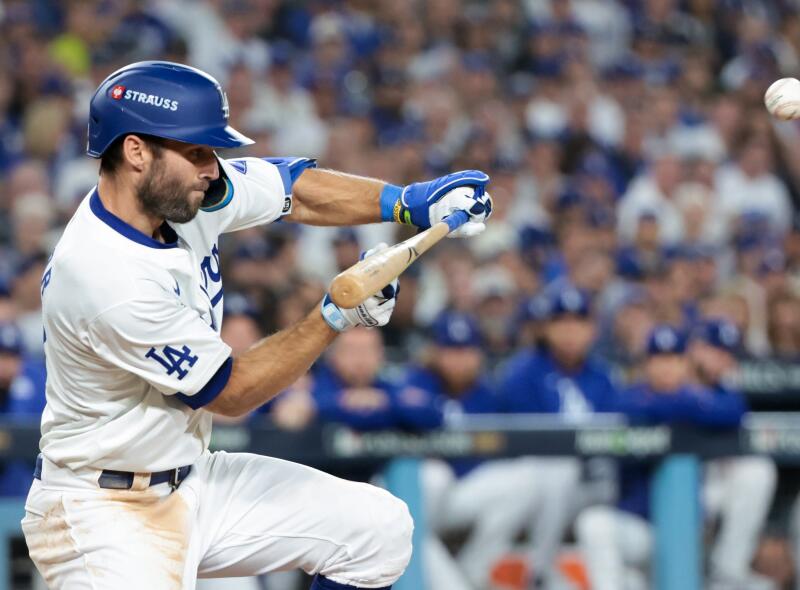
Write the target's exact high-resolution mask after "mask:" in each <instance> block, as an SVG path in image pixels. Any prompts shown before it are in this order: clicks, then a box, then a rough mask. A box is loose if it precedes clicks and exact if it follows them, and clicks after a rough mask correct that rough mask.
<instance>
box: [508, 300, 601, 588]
mask: <svg viewBox="0 0 800 590" xmlns="http://www.w3.org/2000/svg"><path fill="white" fill-rule="evenodd" d="M547 297H548V303H549V305H548V318H547V320H546V322H545V324H544V327H543V334H542V345H541V347H540V348H538V349H525V350H522V351H521V352H519V353H518V354H516V355H515V356H514V357H512V358H511V360H510V361H509V362H508V364H507V366H506V367H505V368H504V369H503V370H502V373H501V376H500V395H501V397H502V400H503V403H504V404H505V406H506V409H507V410H508V411H510V412H514V413H541V414H553V415H557V416H558V417H559V418H560V419H562V420H564V421H566V422H578V423H580V422H585V421H589V420H590V419H591V417H592V415H593V414H594V413H595V412H606V411H611V410H612V409H613V408H614V406H615V397H616V388H615V386H614V384H613V383H612V380H611V377H610V373H609V371H608V370H607V369H606V368H605V366H603V365H602V363H600V362H599V361H597V360H596V359H595V358H593V357H592V356H591V355H590V350H591V347H592V344H593V343H594V340H595V332H596V330H595V321H594V319H593V317H592V313H591V302H590V299H589V296H588V295H587V294H586V293H585V292H584V291H581V290H579V289H577V288H575V287H573V286H571V285H566V286H560V287H556V289H555V292H553V293H549V294H547ZM532 461H533V462H534V465H535V467H536V468H537V471H538V475H537V481H538V482H540V483H539V484H538V485H540V486H541V490H540V494H541V496H542V498H543V502H544V503H545V505H546V506H547V507H548V508H547V511H546V513H543V515H542V519H543V520H542V521H540V522H539V523H537V525H538V530H535V531H534V534H535V538H534V544H533V545H534V547H533V549H534V555H533V563H534V570H535V571H539V572H540V573H541V575H542V577H543V578H545V581H550V580H552V579H553V577H554V576H555V573H554V572H553V571H552V569H551V568H552V567H553V566H552V564H553V563H555V561H556V559H555V558H556V555H557V553H558V550H559V548H560V544H561V541H562V539H563V535H564V533H565V532H566V529H567V527H569V525H570V524H571V522H572V520H571V519H572V516H573V509H574V504H573V502H574V501H576V500H577V497H576V495H577V492H578V490H579V487H580V486H579V481H580V471H581V466H580V463H579V462H578V461H577V460H575V459H570V458H566V459H565V458H554V459H550V458H547V459H545V458H536V459H532ZM545 482H546V483H545Z"/></svg>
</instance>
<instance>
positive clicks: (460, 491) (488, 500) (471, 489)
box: [442, 459, 538, 527]
mask: <svg viewBox="0 0 800 590" xmlns="http://www.w3.org/2000/svg"><path fill="white" fill-rule="evenodd" d="M537 494H538V489H537V485H536V469H535V468H534V466H533V465H532V464H531V463H530V462H527V461H523V460H520V459H504V460H498V461H489V462H486V463H483V464H481V465H480V466H478V467H476V468H475V469H473V470H472V471H470V472H469V473H468V474H467V475H465V476H464V477H462V478H461V479H459V480H458V481H457V482H456V483H455V484H454V485H453V486H452V488H451V491H450V493H449V494H447V496H446V500H445V502H443V506H442V510H443V516H442V519H443V521H444V522H445V524H444V526H446V527H460V526H465V525H467V524H470V523H471V522H473V521H475V520H477V519H479V518H481V517H482V516H483V515H485V514H486V513H487V511H489V510H491V511H494V512H495V513H496V512H506V511H511V512H514V513H518V514H519V517H520V518H522V517H523V515H524V514H526V513H528V512H530V511H532V510H533V507H534V505H535V501H536V497H537Z"/></svg>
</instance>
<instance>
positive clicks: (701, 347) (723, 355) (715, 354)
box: [689, 341, 736, 385]
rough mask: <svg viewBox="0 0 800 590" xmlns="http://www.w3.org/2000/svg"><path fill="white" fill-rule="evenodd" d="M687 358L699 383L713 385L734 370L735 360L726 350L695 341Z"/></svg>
mask: <svg viewBox="0 0 800 590" xmlns="http://www.w3.org/2000/svg"><path fill="white" fill-rule="evenodd" d="M689 357H690V358H691V361H692V364H693V365H694V369H695V373H696V374H697V377H698V379H699V380H700V382H701V383H704V384H706V385H713V384H715V383H719V382H720V381H722V380H723V379H724V378H725V377H726V376H728V375H730V374H731V373H732V372H733V371H735V370H736V358H735V357H734V356H733V355H732V354H731V353H730V352H728V351H727V350H724V349H722V348H718V347H716V346H711V345H710V344H708V343H707V342H703V341H695V342H693V343H692V345H691V347H690V348H689Z"/></svg>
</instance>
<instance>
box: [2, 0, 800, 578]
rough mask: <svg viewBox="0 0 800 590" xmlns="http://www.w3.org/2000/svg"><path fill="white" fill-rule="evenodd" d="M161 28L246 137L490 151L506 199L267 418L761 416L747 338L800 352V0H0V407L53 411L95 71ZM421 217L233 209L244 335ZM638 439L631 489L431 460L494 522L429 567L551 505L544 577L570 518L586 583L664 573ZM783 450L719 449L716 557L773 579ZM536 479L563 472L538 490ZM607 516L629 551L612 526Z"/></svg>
mask: <svg viewBox="0 0 800 590" xmlns="http://www.w3.org/2000/svg"><path fill="white" fill-rule="evenodd" d="M145 59H167V60H172V61H178V62H184V63H188V64H190V65H193V66H196V67H199V68H201V69H203V70H206V71H208V72H209V73H211V74H212V75H214V76H215V77H217V78H218V79H219V80H220V82H221V83H222V84H223V86H224V87H225V89H226V91H227V96H228V100H229V105H230V113H231V124H232V125H233V126H234V127H235V128H237V129H239V130H240V131H242V132H243V133H245V134H246V135H248V136H250V137H252V138H254V139H256V140H257V143H256V144H255V145H253V146H249V147H247V148H244V149H241V150H235V151H234V150H231V151H229V152H226V153H224V154H221V156H222V157H241V156H294V155H296V156H308V157H314V158H317V159H318V161H319V165H320V166H322V167H325V168H332V169H339V170H343V171H347V172H350V173H354V174H361V175H367V176H372V177H377V178H381V179H383V180H386V181H389V182H392V183H395V184H407V183H410V182H414V181H419V180H426V179H429V178H433V177H435V176H438V175H441V174H444V173H447V172H449V171H454V170H459V169H468V168H475V169H480V170H483V171H486V172H487V173H488V174H489V175H490V176H491V177H492V181H491V184H490V185H489V191H490V192H491V194H492V196H493V199H494V205H495V207H494V213H493V216H492V219H491V220H490V222H489V224H488V229H487V230H486V231H485V232H484V233H483V234H482V235H481V236H479V237H478V238H475V239H472V240H469V241H458V240H448V241H446V242H444V243H441V244H440V245H438V246H437V248H436V249H435V250H434V251H432V252H430V253H428V254H426V255H425V257H423V258H422V259H421V260H420V261H419V262H418V263H416V265H415V266H413V267H412V268H411V269H410V270H409V271H408V272H406V273H405V274H404V275H403V276H402V278H401V284H402V294H401V295H400V297H399V300H398V303H397V307H396V311H395V313H394V316H393V318H392V322H391V323H390V325H389V326H388V327H387V328H386V329H384V330H381V331H380V332H377V331H366V330H363V331H358V330H356V331H353V332H352V333H350V334H347V335H345V336H344V337H342V338H340V340H339V341H338V342H337V343H336V344H335V345H334V346H333V347H332V349H331V351H330V354H329V355H328V357H327V358H326V359H325V360H324V361H323V362H321V363H319V364H318V366H317V367H315V368H314V369H313V370H312V372H311V373H310V374H309V376H308V377H307V378H304V379H303V380H301V382H299V383H298V384H296V385H295V386H294V387H293V388H292V389H291V391H289V392H286V393H285V394H284V395H283V396H282V397H281V398H279V400H278V401H277V402H276V403H274V404H272V405H271V406H269V407H267V408H266V409H265V410H264V411H262V412H259V413H258V414H257V415H255V416H253V417H250V418H249V419H251V420H264V419H269V420H273V421H274V422H276V423H278V424H279V425H281V426H282V427H286V428H294V429H297V428H303V427H305V426H306V425H307V424H310V423H311V422H313V421H314V420H331V421H339V422H345V423H347V424H350V425H351V426H354V427H356V428H364V429H373V428H383V427H403V428H414V429H425V428H436V427H438V426H440V425H441V424H443V423H446V422H447V421H448V420H458V419H459V416H463V415H464V414H474V413H496V412H525V413H528V412H538V413H548V414H556V415H558V416H560V417H561V418H562V419H567V420H570V421H572V422H575V423H580V422H581V421H583V420H586V419H588V417H590V416H592V415H594V414H596V413H598V412H622V413H624V414H627V415H628V416H629V418H630V419H631V420H635V421H644V422H650V423H653V422H660V423H664V422H665V423H673V422H691V423H697V424H703V425H707V426H736V425H738V423H739V421H740V420H741V419H742V416H743V414H744V412H745V411H746V408H745V402H744V399H743V398H742V396H741V395H740V394H739V393H738V392H737V390H736V384H735V379H734V377H733V375H734V374H735V366H736V362H737V360H741V359H745V358H758V359H760V358H772V359H778V360H780V361H784V362H792V361H796V360H798V359H800V299H799V297H800V219H798V217H797V216H796V215H795V210H796V205H797V203H798V199H800V126H798V125H797V124H795V123H791V122H784V123H782V122H778V121H775V120H773V119H771V118H770V117H769V115H768V114H767V112H766V110H765V108H764V106H763V93H764V90H765V89H766V87H767V86H768V85H769V84H770V83H771V82H773V81H774V80H776V79H778V78H781V77H784V76H795V75H797V73H798V72H799V71H800V3H798V2H797V1H795V0H760V1H759V0H483V1H468V0H424V1H423V0H408V1H402V2H401V1H397V0H306V1H299V0H298V1H290V0H202V1H201V0H158V1H152V2H144V1H142V2H136V1H132V0H61V1H56V0H24V1H15V0H0V183H2V186H3V191H2V192H0V250H2V256H0V390H2V391H3V393H4V395H3V398H2V399H0V411H3V412H5V413H7V414H14V415H20V416H28V417H31V418H33V419H35V418H36V417H37V416H38V414H39V413H40V412H41V408H42V405H43V403H44V401H43V383H44V366H43V360H42V358H41V357H42V342H41V339H42V327H41V320H40V317H39V311H40V310H39V290H40V282H41V280H42V273H43V271H44V267H45V263H46V261H47V258H48V256H49V253H50V251H51V250H52V247H53V246H54V244H55V241H56V240H57V239H58V237H59V235H60V232H61V230H62V229H63V226H64V224H65V223H66V221H67V220H68V219H69V217H70V216H71V214H72V212H73V211H74V210H75V208H76V207H77V205H78V203H79V202H80V201H81V199H82V198H83V197H84V196H85V195H86V193H87V192H88V191H89V190H90V189H91V188H92V186H93V185H94V184H95V182H96V178H97V162H96V161H95V160H92V159H90V158H87V157H86V156H85V155H84V150H85V145H86V136H85V133H86V123H87V117H88V104H89V97H90V96H91V93H92V92H93V91H94V89H95V88H96V87H97V85H98V84H99V83H100V82H101V81H102V80H103V79H104V78H105V77H106V76H107V75H108V74H109V73H111V72H112V71H114V70H116V69H117V68H119V67H121V66H123V65H126V64H128V63H131V62H134V61H139V60H145ZM407 235H408V233H407V230H406V229H405V228H401V227H399V226H395V225H392V224H375V225H370V226H361V227H357V228H338V229H334V228H307V227H297V226H293V225H291V224H285V223H278V224H273V225H271V226H268V227H266V228H256V229H251V230H246V231H243V232H239V233H237V234H232V235H227V236H225V238H224V240H223V242H222V244H220V249H219V258H218V259H217V260H215V263H216V264H217V265H218V266H219V268H221V269H222V272H223V274H224V276H225V284H226V295H225V299H226V318H225V321H224V324H223V327H222V333H223V338H224V339H225V340H226V341H227V342H228V343H229V344H231V346H232V347H233V348H234V351H241V350H244V349H246V348H247V347H248V346H250V345H251V344H252V343H253V342H255V341H256V340H257V339H259V338H261V337H262V336H264V335H266V334H269V333H271V332H274V331H275V330H278V329H280V328H282V327H285V326H288V325H290V324H292V323H293V322H294V321H296V320H297V319H299V318H300V317H302V315H304V314H305V313H306V312H307V311H308V310H309V309H310V308H312V307H313V306H315V305H318V303H319V300H320V298H321V296H322V293H323V292H324V290H325V288H326V285H327V284H328V282H329V281H330V279H331V278H332V277H333V276H334V275H335V274H336V273H337V272H339V271H340V270H342V269H344V268H347V267H348V266H350V265H351V264H353V263H354V262H355V261H356V260H357V259H358V256H359V253H360V251H362V250H364V249H366V248H368V247H371V246H373V245H374V244H375V243H377V242H379V241H387V242H389V243H392V242H395V241H398V240H400V239H403V238H404V237H406V236H407ZM618 467H619V470H618V472H616V474H615V475H614V476H611V477H607V476H606V477H604V478H600V479H605V480H610V481H612V482H613V483H614V485H613V486H611V487H613V488H614V491H613V494H612V495H613V496H614V497H615V498H616V500H609V499H608V497H606V498H605V499H603V500H598V499H597V498H595V499H594V500H587V499H586V498H582V499H575V498H573V499H571V500H569V502H566V501H565V498H566V497H567V496H568V495H569V494H567V492H572V491H576V492H578V491H579V492H580V494H579V495H581V496H587V497H593V496H592V495H593V494H595V492H591V491H590V490H593V489H595V488H597V487H598V486H594V487H593V486H591V485H590V483H589V482H588V480H590V479H591V477H589V476H587V470H588V469H587V466H585V465H579V464H578V463H572V462H570V461H547V460H543V459H531V460H525V461H515V462H508V463H505V462H501V463H491V464H484V465H474V464H469V465H466V464H456V465H447V464H444V463H435V462H434V463H431V464H430V465H428V467H427V468H426V476H425V477H426V480H425V481H426V483H425V488H426V502H428V503H429V506H430V507H433V510H434V513H435V514H437V515H438V517H440V518H439V519H438V520H437V522H435V523H434V530H435V531H438V532H442V534H443V535H444V536H443V537H442V538H446V531H447V530H449V529H459V528H463V527H465V526H471V530H472V534H471V535H470V536H469V537H468V538H467V539H466V540H463V539H462V542H461V543H460V546H459V547H460V549H459V551H458V552H457V553H455V554H454V553H453V552H452V551H451V549H452V547H445V546H444V545H441V544H438V543H439V541H438V539H439V537H438V536H432V539H431V548H430V558H429V561H430V562H431V563H436V564H438V565H437V566H436V567H432V568H431V569H432V570H435V571H436V572H438V574H437V575H440V576H442V579H444V580H451V582H449V585H448V583H447V582H440V583H439V585H435V583H434V582H432V584H433V585H432V586H431V588H432V589H433V590H438V589H439V588H447V589H450V588H465V589H466V588H470V587H483V586H482V584H485V583H486V576H487V575H489V574H488V571H489V569H490V566H491V562H492V561H493V560H494V559H495V558H497V557H500V556H501V555H502V554H503V553H504V552H506V551H508V550H509V549H510V548H511V547H512V545H513V543H514V541H515V540H516V539H517V537H518V536H519V535H520V534H522V535H523V536H525V530H523V529H525V527H526V526H528V525H530V526H531V527H532V528H531V530H530V531H529V532H528V533H527V537H528V540H529V542H530V545H531V547H532V549H531V555H532V557H531V558H530V559H529V560H528V563H529V565H530V566H531V569H532V571H533V572H534V574H532V576H533V578H532V579H533V580H535V583H536V584H539V587H547V588H556V587H557V586H556V585H555V584H557V583H559V582H558V581H557V578H558V579H560V578H562V577H563V575H562V573H559V572H556V571H554V567H553V564H555V563H556V562H557V560H556V559H555V557H554V555H555V553H553V552H554V551H557V548H558V543H559V542H560V541H561V539H562V537H563V535H564V532H565V531H566V530H567V529H569V528H570V527H572V529H573V532H572V533H570V534H572V535H573V536H574V538H575V539H576V542H577V544H578V545H579V546H580V547H582V548H583V549H584V553H585V555H584V560H585V562H586V564H587V568H588V569H589V570H590V573H589V577H590V578H591V581H592V583H593V586H592V587H593V588H595V589H596V590H603V589H605V588H608V589H610V590H621V589H623V588H628V587H630V588H637V587H646V586H641V585H639V586H637V585H636V584H637V583H640V584H644V583H645V582H643V581H642V580H643V579H644V577H643V576H642V575H640V576H639V578H642V579H641V580H639V578H637V575H636V573H635V572H636V571H640V572H641V571H644V569H643V567H644V566H643V564H644V563H646V562H647V560H648V557H649V551H647V550H646V549H647V547H648V546H649V543H650V542H651V541H650V536H651V535H650V532H649V527H648V526H647V519H648V518H649V515H648V513H647V506H648V501H647V495H648V490H647V485H646V480H647V474H646V473H643V470H645V471H646V467H644V466H637V465H631V466H621V467H620V466H618ZM589 471H590V470H589ZM775 478H776V475H775V470H774V466H772V465H771V464H769V463H768V462H764V461H763V460H760V459H758V460H757V459H753V458H743V459H739V460H736V461H731V462H727V463H724V464H718V465H714V466H709V477H708V478H707V481H706V484H707V487H708V490H706V491H707V494H705V496H707V497H705V496H704V501H705V504H704V506H705V509H706V511H707V512H708V514H709V515H712V516H713V515H715V514H717V515H720V518H721V521H722V525H721V526H720V527H719V531H718V534H717V538H716V541H715V544H714V545H713V551H712V553H711V563H710V566H709V571H710V573H711V577H712V579H713V580H714V581H715V583H717V584H719V585H718V587H719V588H721V589H725V588H742V589H746V590H758V589H759V588H762V587H765V588H768V587H770V586H759V585H758V584H761V583H768V581H767V580H766V579H765V578H764V579H762V577H763V576H757V575H756V574H754V573H753V572H752V571H751V562H752V560H753V558H754V557H759V556H760V559H761V562H762V563H763V564H767V565H763V566H762V567H761V569H762V570H769V572H768V573H769V574H770V576H771V577H772V579H773V580H776V581H777V585H776V586H774V587H781V588H783V587H788V586H786V585H787V584H788V583H789V580H790V579H791V578H792V571H791V565H790V563H791V560H790V558H789V557H788V555H784V553H785V552H786V551H785V548H786V546H785V545H781V544H780V543H778V544H773V545H769V544H765V543H761V545H759V541H758V539H759V535H760V533H761V529H762V527H763V524H764V520H765V519H766V518H767V512H768V510H769V506H770V503H771V502H772V497H773V494H774V492H775V485H776V483H775ZM6 479H8V478H6ZM529 481H542V482H547V484H548V485H544V484H543V485H541V486H539V487H536V486H527V487H526V489H529V490H530V497H528V498H527V499H525V498H523V497H522V496H524V494H522V492H521V491H520V490H521V489H522V488H523V487H524V486H522V484H520V483H519V482H529ZM754 481H756V482H759V483H758V484H753V482H754ZM497 482H503V485H497ZM578 482H583V483H581V484H580V485H579V483H578ZM493 483H494V485H493ZM24 487H25V488H27V482H25V486H24ZM599 487H601V488H603V489H605V488H604V487H603V486H599ZM731 489H736V490H747V491H746V493H742V494H741V496H742V497H743V498H744V499H745V500H746V503H745V506H744V508H742V506H741V500H740V501H739V502H738V503H737V501H736V499H730V498H728V497H727V496H726V494H725V490H728V491H730V490H731ZM607 492H608V490H606V492H603V493H604V494H607ZM7 493H14V492H13V491H9V492H7ZM504 494H510V496H509V498H510V499H509V500H506V499H505V496H504ZM601 495H602V494H601ZM512 500H513V501H512ZM487 505H491V506H507V507H508V510H506V511H505V512H504V511H502V510H496V511H487V510H486V509H485V508H486V506H487ZM559 505H560V506H561V507H562V509H561V510H559V509H556V508H554V507H557V506H559ZM436 507H439V508H436ZM742 513H747V515H748V518H742V516H741V515H742ZM731 514H738V515H739V518H738V519H736V518H733V517H731V516H730V515H731ZM536 515H539V516H538V517H536ZM732 518H733V521H734V522H733V524H730V521H731V519H732ZM542 519H543V520H542ZM726 519H727V520H726ZM543 522H544V524H542V523H543ZM726 522H727V523H728V524H726ZM534 524H535V526H534ZM573 525H574V526H573ZM726 526H727V527H728V528H726ZM731 527H733V528H731ZM614 530H617V531H620V530H625V531H627V532H626V534H625V535H623V536H624V537H625V538H627V539H635V541H633V542H631V543H629V544H630V545H631V546H630V547H627V549H629V550H630V551H627V552H626V547H624V546H623V545H624V543H622V544H619V546H614V544H609V543H605V542H602V541H601V540H602V539H604V538H607V537H608V535H610V534H612V533H609V531H614ZM487 539H491V540H492V541H491V543H489V545H488V546H490V547H492V549H491V550H487V543H488V541H487ZM759 547H760V549H759ZM782 552H783V553H782ZM631 553H632V554H633V555H631ZM757 553H758V555H757ZM762 553H764V555H761V554H762ZM454 556H455V557H454ZM757 561H758V560H757ZM787 564H788V565H787ZM634 566H635V567H634ZM431 575H434V574H431ZM458 576H460V577H458ZM453 579H463V581H462V582H459V583H454V582H452V580H453ZM622 580H625V581H622ZM637 580H639V581H638V582H637ZM562 581H563V580H562ZM573 582H574V583H575V584H578V583H579V582H576V581H575V580H573ZM626 584H627V585H626ZM726 584H727V585H726ZM736 584H740V585H736ZM575 587H581V586H579V585H578V586H575Z"/></svg>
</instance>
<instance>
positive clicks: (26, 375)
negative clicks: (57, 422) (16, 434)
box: [0, 359, 47, 496]
mask: <svg viewBox="0 0 800 590" xmlns="http://www.w3.org/2000/svg"><path fill="white" fill-rule="evenodd" d="M46 381H47V373H46V371H45V365H44V361H41V360H36V359H23V361H22V366H21V368H20V372H19V374H18V375H17V376H16V377H15V378H14V380H13V381H12V382H11V386H10V387H9V389H8V391H7V392H6V395H5V398H4V399H3V400H2V403H1V404H0V415H2V416H3V417H5V418H7V419H19V421H23V420H25V421H29V422H31V423H35V424H37V425H38V423H39V420H40V419H41V416H42V411H43V410H44V406H45V403H46V399H45V382H46ZM32 480H33V463H32V462H26V461H21V460H15V461H8V462H6V463H5V464H4V465H3V466H2V467H0V496H25V495H27V493H28V490H29V489H30V487H31V481H32Z"/></svg>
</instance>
